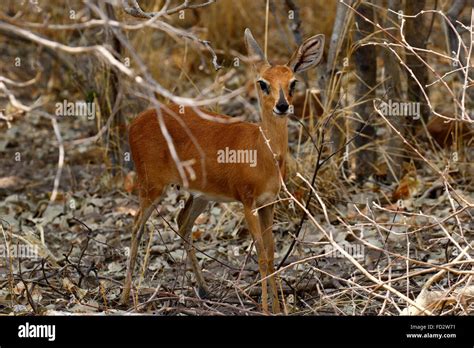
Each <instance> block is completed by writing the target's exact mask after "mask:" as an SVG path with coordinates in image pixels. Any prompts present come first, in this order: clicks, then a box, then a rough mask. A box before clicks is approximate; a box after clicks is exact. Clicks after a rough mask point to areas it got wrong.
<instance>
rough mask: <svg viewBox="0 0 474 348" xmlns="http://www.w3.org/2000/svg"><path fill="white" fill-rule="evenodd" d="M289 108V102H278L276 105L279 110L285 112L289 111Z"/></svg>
mask: <svg viewBox="0 0 474 348" xmlns="http://www.w3.org/2000/svg"><path fill="white" fill-rule="evenodd" d="M288 108H289V105H288V104H287V103H278V104H277V105H276V109H277V110H278V112H280V113H282V114H284V113H285V112H287V111H288Z"/></svg>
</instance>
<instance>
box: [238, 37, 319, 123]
mask: <svg viewBox="0 0 474 348" xmlns="http://www.w3.org/2000/svg"><path fill="white" fill-rule="evenodd" d="M245 44H246V46H247V50H248V53H249V56H251V57H252V58H254V60H253V64H254V67H255V70H256V72H257V84H258V93H259V99H260V103H261V106H262V109H263V112H264V113H266V114H269V113H273V115H274V116H275V117H285V116H287V115H289V114H291V113H293V106H292V101H293V94H294V91H295V87H296V83H297V82H298V80H297V79H296V77H295V75H296V74H297V73H300V72H303V71H305V70H308V69H310V68H312V67H314V66H316V65H318V64H319V62H320V61H321V58H322V56H323V51H324V35H322V34H319V35H315V36H312V37H310V38H309V39H307V40H306V41H305V42H303V43H302V44H301V46H299V47H298V49H297V50H296V51H295V52H294V53H293V55H292V56H291V58H290V60H289V61H288V63H286V64H285V65H271V64H270V63H269V62H268V60H267V59H266V58H265V55H264V54H263V51H262V49H261V48H260V46H259V45H258V43H257V41H255V39H254V38H253V35H252V32H251V31H250V29H248V28H247V29H245Z"/></svg>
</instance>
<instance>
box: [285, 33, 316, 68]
mask: <svg viewBox="0 0 474 348" xmlns="http://www.w3.org/2000/svg"><path fill="white" fill-rule="evenodd" d="M323 52H324V35H323V34H319V35H315V36H313V37H310V38H309V39H306V41H305V42H303V43H302V44H301V46H300V47H298V49H297V50H296V51H295V53H293V55H292V56H291V58H290V61H289V62H288V63H287V65H288V66H289V67H290V68H291V70H293V72H294V73H295V74H296V73H300V72H302V71H305V70H308V69H309V68H312V67H314V66H316V65H318V63H319V62H320V61H321V58H322V57H323Z"/></svg>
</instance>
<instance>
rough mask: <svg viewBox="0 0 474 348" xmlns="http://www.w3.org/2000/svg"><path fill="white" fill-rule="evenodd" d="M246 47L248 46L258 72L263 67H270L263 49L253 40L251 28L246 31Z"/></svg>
mask: <svg viewBox="0 0 474 348" xmlns="http://www.w3.org/2000/svg"><path fill="white" fill-rule="evenodd" d="M244 37H245V46H247V51H248V54H249V56H250V58H251V59H252V62H253V65H254V66H255V68H257V70H259V69H260V68H261V67H262V66H263V65H269V64H268V61H267V59H266V58H265V55H264V54H263V51H262V49H261V48H260V46H259V44H258V43H257V41H255V39H254V38H253V35H252V32H251V31H250V29H249V28H247V29H245V34H244Z"/></svg>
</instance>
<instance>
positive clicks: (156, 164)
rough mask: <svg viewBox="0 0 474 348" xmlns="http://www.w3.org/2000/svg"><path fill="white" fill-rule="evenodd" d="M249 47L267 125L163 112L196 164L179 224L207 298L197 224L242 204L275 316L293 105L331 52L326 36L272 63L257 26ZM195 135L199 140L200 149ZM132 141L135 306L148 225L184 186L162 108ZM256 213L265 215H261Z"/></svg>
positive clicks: (138, 122)
mask: <svg viewBox="0 0 474 348" xmlns="http://www.w3.org/2000/svg"><path fill="white" fill-rule="evenodd" d="M245 43H246V46H247V50H248V52H249V55H250V56H252V57H255V60H254V63H253V64H254V68H255V70H256V72H257V83H258V87H259V88H258V95H259V100H260V106H261V110H262V115H261V117H262V121H261V122H260V123H259V124H253V123H248V122H216V121H213V120H209V119H205V118H203V117H201V116H199V115H198V114H197V113H196V111H194V110H193V109H192V108H185V109H184V110H185V112H184V114H179V113H178V110H179V106H177V105H168V106H167V107H163V108H162V109H161V112H162V117H163V120H164V123H165V125H166V127H167V129H168V132H169V134H170V136H171V138H172V139H173V143H174V145H175V148H176V152H177V154H178V156H179V158H180V159H181V160H182V161H191V160H194V164H193V167H194V168H193V171H194V173H195V178H194V180H191V181H190V182H189V185H188V188H187V190H188V191H189V192H190V197H189V199H188V200H187V202H186V204H185V207H184V209H183V210H182V211H181V212H180V213H179V216H178V226H179V234H180V236H181V237H182V238H183V240H184V242H185V248H186V252H187V255H188V258H189V260H190V262H191V267H192V269H193V272H194V274H195V276H196V281H197V283H198V285H199V292H200V294H201V295H205V294H206V293H208V287H207V285H206V282H205V281H204V277H203V275H202V273H201V268H200V266H199V263H198V260H197V258H196V255H195V250H194V248H193V246H192V236H191V230H192V226H193V224H194V221H195V220H196V218H197V217H198V216H199V215H200V214H201V213H202V212H203V211H204V209H205V208H206V206H207V204H208V202H209V201H218V202H231V201H237V202H241V203H242V204H243V207H244V213H245V219H246V221H247V224H248V229H249V231H250V233H251V235H252V238H253V240H254V242H255V245H256V249H257V255H258V265H259V271H260V276H261V277H262V279H264V280H263V281H262V309H263V311H264V312H268V293H267V282H268V283H269V285H270V293H271V304H272V311H273V312H274V313H279V312H280V303H279V300H278V290H277V286H276V282H275V277H274V276H270V277H268V278H267V276H268V275H270V274H272V273H274V271H275V269H274V243H273V234H272V225H273V204H272V203H273V202H274V201H275V199H276V198H277V195H278V193H279V191H280V187H281V181H280V180H281V178H284V175H285V157H286V153H287V150H288V129H287V128H288V125H287V124H288V120H287V116H288V115H289V114H290V112H291V111H292V109H293V108H292V104H291V103H292V96H293V92H294V89H295V84H296V79H295V74H296V73H300V72H302V71H305V70H307V69H309V68H311V67H314V66H316V65H317V64H318V63H319V61H320V60H321V57H322V55H323V49H324V35H316V36H313V37H311V38H309V39H307V40H306V41H305V42H304V43H303V44H302V45H301V46H300V47H298V49H297V50H296V51H295V53H294V54H293V56H292V57H291V59H290V60H289V62H288V63H287V64H286V65H273V66H272V65H271V64H269V63H268V61H267V60H266V58H265V56H264V54H263V52H262V50H261V48H260V46H259V45H258V44H257V42H256V41H255V39H254V38H253V36H252V33H251V32H250V30H249V29H246V30H245ZM203 112H204V110H203ZM205 113H206V114H207V115H210V116H212V117H213V118H218V119H223V120H224V121H225V120H232V119H231V117H229V116H225V115H219V114H216V113H212V112H209V111H205ZM172 115H176V116H177V117H180V118H181V120H182V122H177V121H176V119H175V118H173V116H172ZM186 128H187V129H186ZM189 134H192V135H193V136H194V137H195V139H196V140H197V143H198V144H199V147H200V150H198V148H197V147H196V144H195V142H193V140H192V139H191V137H190V135H189ZM129 142H130V147H131V152H132V157H133V161H134V163H135V168H136V173H137V179H138V186H139V195H140V209H139V212H138V214H137V216H136V217H135V223H134V226H133V230H132V242H131V248H130V249H131V250H130V254H129V258H128V265H127V274H126V279H125V283H124V288H123V293H122V303H124V304H126V303H128V301H129V297H130V287H131V284H132V273H133V269H134V265H135V259H136V257H137V249H138V245H139V242H140V238H141V236H142V234H143V231H144V229H145V224H146V221H147V219H148V218H149V216H150V215H151V213H152V212H153V209H154V208H155V207H156V206H157V204H158V202H159V200H160V197H161V196H162V194H163V192H164V191H165V189H166V187H167V186H168V185H170V184H177V185H182V184H183V180H182V177H181V176H180V174H179V172H178V170H177V169H176V165H175V162H174V161H173V159H172V157H171V153H170V150H169V148H168V144H167V141H166V139H165V137H164V136H163V134H162V132H161V130H160V126H159V122H158V119H157V112H156V110H155V109H151V110H147V111H144V112H143V113H141V114H140V115H139V116H138V117H136V118H135V119H134V120H133V122H132V123H131V125H130V131H129ZM224 149H225V151H228V150H229V149H230V150H235V151H236V152H238V151H242V150H246V151H249V152H251V153H254V154H256V158H255V161H254V162H253V163H252V164H251V165H249V164H248V163H235V162H236V161H228V162H232V163H226V162H225V161H222V159H220V160H219V158H218V157H219V154H222V151H223V150H224ZM203 169H204V170H203ZM256 209H257V211H258V215H257V213H255V210H256Z"/></svg>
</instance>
